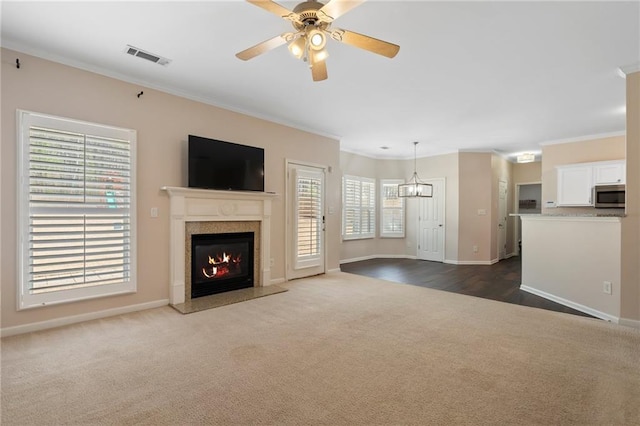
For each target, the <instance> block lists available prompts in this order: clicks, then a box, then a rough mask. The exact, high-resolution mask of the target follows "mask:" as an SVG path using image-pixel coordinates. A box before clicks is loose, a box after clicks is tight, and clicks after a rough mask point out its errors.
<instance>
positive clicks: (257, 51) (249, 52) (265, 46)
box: [236, 33, 290, 61]
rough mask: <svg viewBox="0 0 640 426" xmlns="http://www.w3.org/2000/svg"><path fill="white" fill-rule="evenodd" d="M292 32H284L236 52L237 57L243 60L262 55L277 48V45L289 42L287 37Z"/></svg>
mask: <svg viewBox="0 0 640 426" xmlns="http://www.w3.org/2000/svg"><path fill="white" fill-rule="evenodd" d="M289 34H290V33H284V34H281V35H278V36H275V37H274V38H271V39H269V40H266V41H263V42H262V43H258V44H256V45H255V46H253V47H250V48H248V49H246V50H243V51H242V52H239V53H236V57H237V58H238V59H242V60H243V61H248V60H249V59H251V58H255V57H256V56H258V55H261V54H263V53H265V52H268V51H269V50H271V49H275V48H276V47H279V46H282V45H283V44H285V43H286V42H287V39H286V37H287V36H288V35H289Z"/></svg>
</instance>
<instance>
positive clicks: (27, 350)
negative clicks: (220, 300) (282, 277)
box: [2, 273, 640, 425]
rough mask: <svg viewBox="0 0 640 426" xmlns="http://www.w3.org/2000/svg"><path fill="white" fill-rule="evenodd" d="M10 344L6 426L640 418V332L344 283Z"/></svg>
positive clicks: (373, 283) (405, 289)
mask: <svg viewBox="0 0 640 426" xmlns="http://www.w3.org/2000/svg"><path fill="white" fill-rule="evenodd" d="M283 287H286V288H288V289H289V291H288V292H286V293H281V294H276V295H272V296H269V297H264V298H260V299H255V300H251V301H247V302H242V303H237V304H233V305H228V306H223V307H220V308H216V309H210V310H207V311H202V312H198V313H194V314H191V315H181V314H180V313H178V312H176V311H175V310H173V309H171V308H170V307H165V308H158V309H153V310H148V311H144V312H139V313H135V314H128V315H122V316H118V317H113V318H108V319H104V320H97V321H91V322H87V323H83V324H78V325H73V326H68V327H63V328H59V329H55V330H49V331H44V332H38V333H31V334H27V335H22V336H14V337H9V338H5V339H3V341H2V425H16V424H20V425H32V424H43V425H44V424H46V425H61V424H81V425H90V424H111V425H130V424H148V425H165V424H175V425H201V424H219V425H233V424H236V425H287V424H295V425H303V424H326V425H374V424H379V425H390V424H394V425H402V424H420V425H429V424H441V425H450V424H492V425H506V424H511V425H515V424H517V425H526V424H540V425H550V424H554V425H555V424H577V425H586V424H593V425H623V424H628V425H638V424H640V331H638V330H634V329H631V328H625V327H622V326H617V325H612V324H608V323H606V322H603V321H600V320H595V319H589V318H583V317H578V316H572V315H568V314H561V313H556V312H549V311H543V310H538V309H534V308H528V307H523V306H517V305H509V304H503V303H499V302H494V301H490V300H484V299H479V298H473V297H469V296H462V295H457V294H451V293H446V292H441V291H437V290H431V289H425V288H421V287H414V286H410V285H402V284H393V283H388V282H385V281H380V280H375V279H371V278H366V277H359V276H355V275H349V274H344V273H336V274H330V275H327V276H320V277H315V278H311V279H304V280H299V281H293V282H290V283H287V284H284V285H283Z"/></svg>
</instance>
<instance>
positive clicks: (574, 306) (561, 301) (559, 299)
mask: <svg viewBox="0 0 640 426" xmlns="http://www.w3.org/2000/svg"><path fill="white" fill-rule="evenodd" d="M520 290H523V291H526V292H527V293H531V294H535V295H536V296H540V297H543V298H545V299H547V300H551V301H552V302H556V303H559V304H561V305H564V306H567V307H569V308H572V309H575V310H576V311H580V312H584V313H585V314H589V315H591V316H594V317H596V318H600V319H603V320H605V321H609V322H613V323H616V324H619V323H620V318H618V317H616V316H613V315H610V314H606V313H604V312H600V311H598V310H595V309H593V308H590V307H588V306H585V305H581V304H579V303H576V302H572V301H571V300H567V299H564V298H562V297H559V296H555V295H553V294H551V293H547V292H546V291H542V290H538V289H536V288H533V287H529V286H527V285H522V284H521V285H520Z"/></svg>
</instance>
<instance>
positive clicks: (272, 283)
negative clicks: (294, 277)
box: [267, 277, 287, 285]
mask: <svg viewBox="0 0 640 426" xmlns="http://www.w3.org/2000/svg"><path fill="white" fill-rule="evenodd" d="M286 281H287V280H285V279H284V277H282V278H272V279H271V280H270V281H269V284H267V285H274V284H282V283H284V282H286Z"/></svg>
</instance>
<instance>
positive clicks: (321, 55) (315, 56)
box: [309, 49, 329, 65]
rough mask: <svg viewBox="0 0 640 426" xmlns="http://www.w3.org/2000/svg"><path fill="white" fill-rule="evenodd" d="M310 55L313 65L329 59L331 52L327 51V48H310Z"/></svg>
mask: <svg viewBox="0 0 640 426" xmlns="http://www.w3.org/2000/svg"><path fill="white" fill-rule="evenodd" d="M309 56H310V57H311V58H310V59H311V60H310V62H311V65H313V64H315V63H318V62H322V61H324V60H325V59H327V58H328V57H329V52H327V49H322V50H310V51H309Z"/></svg>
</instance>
